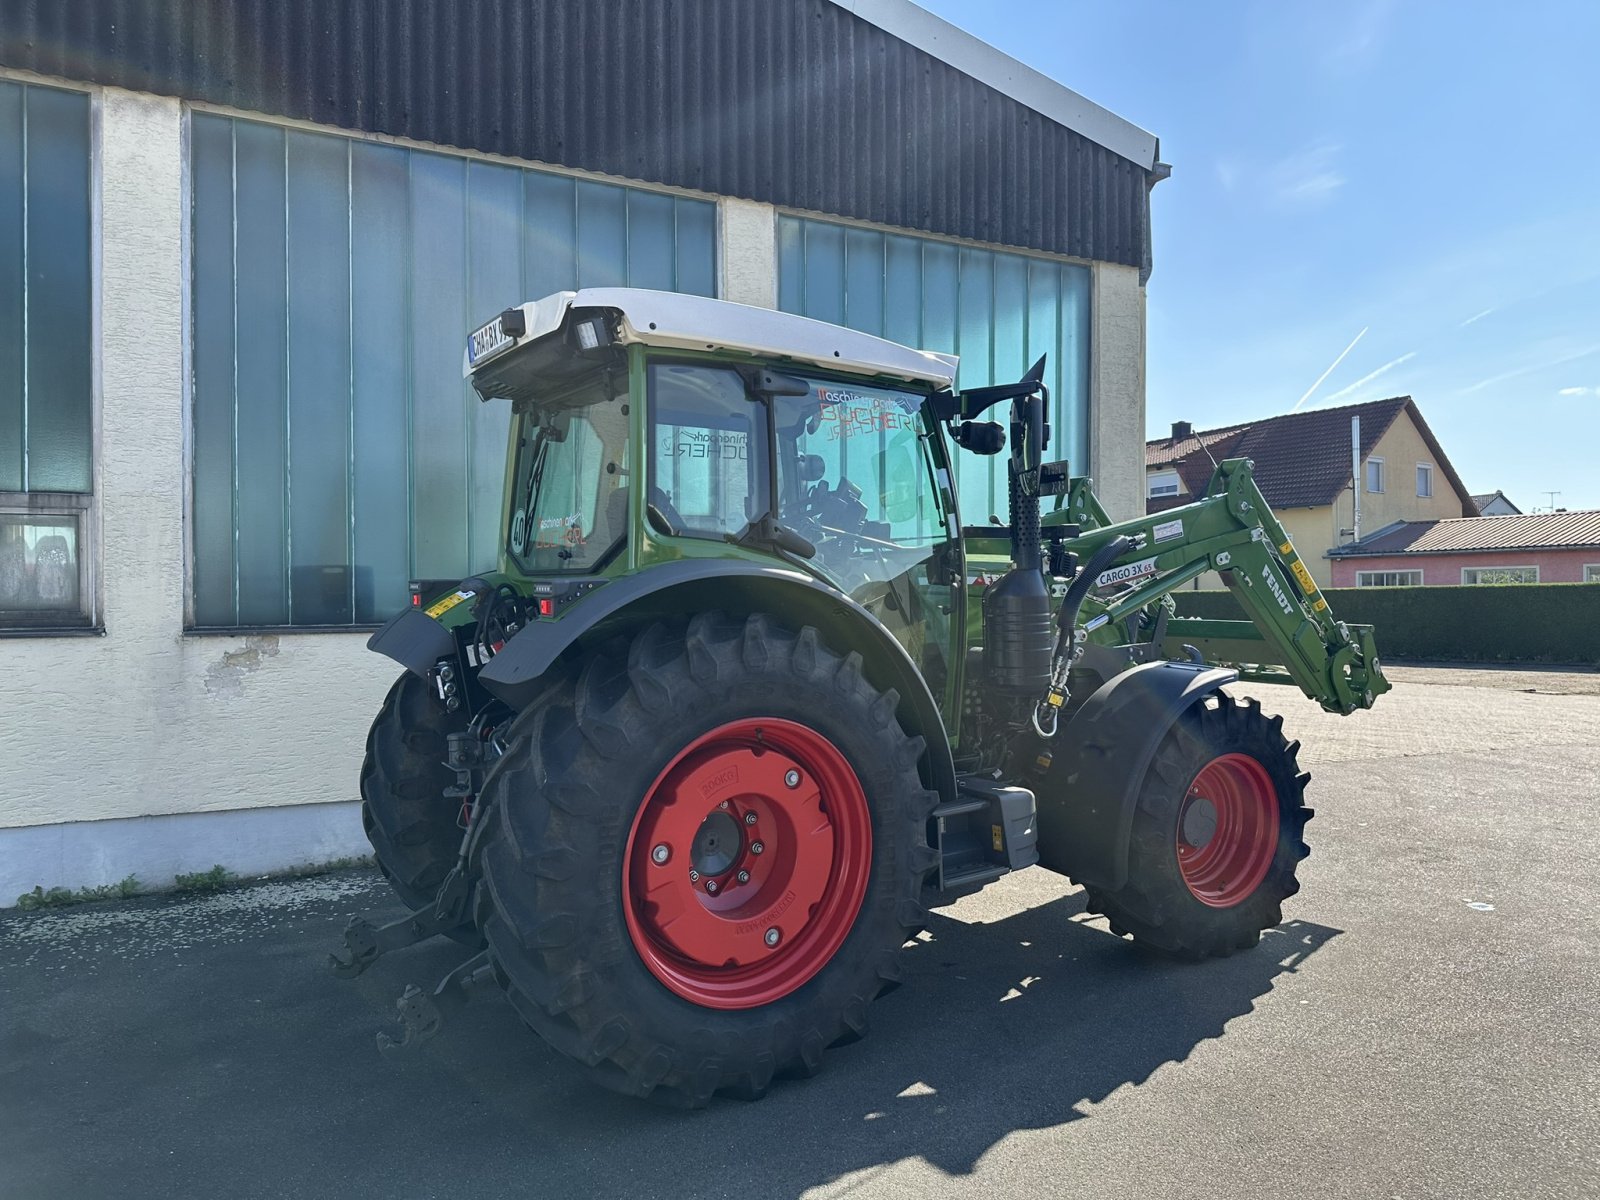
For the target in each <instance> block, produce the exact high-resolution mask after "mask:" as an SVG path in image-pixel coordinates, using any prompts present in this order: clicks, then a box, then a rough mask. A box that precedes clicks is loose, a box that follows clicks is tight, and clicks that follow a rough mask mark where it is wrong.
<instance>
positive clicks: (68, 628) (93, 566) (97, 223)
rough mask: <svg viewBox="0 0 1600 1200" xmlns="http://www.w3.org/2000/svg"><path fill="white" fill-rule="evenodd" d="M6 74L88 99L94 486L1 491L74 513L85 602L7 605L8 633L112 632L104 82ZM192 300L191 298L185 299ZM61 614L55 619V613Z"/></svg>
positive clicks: (12, 510) (4, 631) (2, 498)
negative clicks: (23, 616) (105, 502)
mask: <svg viewBox="0 0 1600 1200" xmlns="http://www.w3.org/2000/svg"><path fill="white" fill-rule="evenodd" d="M0 81H4V82H6V83H14V84H20V85H22V86H23V87H29V88H37V89H46V88H48V89H50V90H53V91H57V92H72V93H74V94H76V95H79V96H83V97H85V98H86V99H87V101H88V110H89V111H88V131H87V137H88V152H89V162H88V175H89V196H88V209H89V246H88V254H89V313H88V317H89V490H88V491H87V492H54V491H44V490H37V491H0V514H4V515H6V516H16V515H24V516H33V517H56V518H68V519H71V520H72V521H73V522H74V523H75V524H76V526H77V536H78V547H77V550H78V603H77V606H76V608H74V609H64V608H63V609H54V610H43V611H42V612H41V613H40V614H39V618H38V619H37V620H30V621H28V622H26V623H12V622H11V621H10V620H9V618H8V616H7V614H5V613H0V639H13V638H15V639H21V638H69V637H104V636H105V633H106V629H105V598H104V596H103V594H102V590H101V589H102V587H103V579H102V571H101V562H100V559H101V546H102V545H103V544H104V529H103V518H102V512H101V505H100V494H101V492H102V491H103V490H104V473H103V468H102V459H101V413H102V409H103V397H104V387H103V379H104V355H103V352H102V342H103V338H102V330H103V327H104V321H103V314H102V309H103V301H102V294H103V292H102V284H103V279H102V264H103V260H104V237H103V229H102V215H103V197H104V187H103V161H102V151H101V127H102V126H101V122H102V114H101V106H102V97H101V89H100V88H98V87H93V86H87V85H82V84H73V83H63V82H58V81H56V80H54V79H49V80H46V79H41V78H38V77H35V76H33V75H31V74H29V73H27V72H22V71H13V70H8V69H5V68H3V67H0ZM185 308H187V303H185ZM52 615H53V616H57V617H58V618H59V619H58V620H56V621H50V620H49V619H48V617H49V616H52Z"/></svg>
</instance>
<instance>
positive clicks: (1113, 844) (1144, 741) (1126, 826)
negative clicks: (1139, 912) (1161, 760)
mask: <svg viewBox="0 0 1600 1200" xmlns="http://www.w3.org/2000/svg"><path fill="white" fill-rule="evenodd" d="M1238 677H1239V673H1238V672H1237V671H1234V670H1230V669H1228V668H1226V667H1207V666H1204V665H1200V664H1193V663H1177V662H1157V663H1145V664H1144V665H1143V666H1138V667H1134V668H1133V669H1132V670H1128V671H1124V672H1122V673H1121V674H1120V675H1114V676H1112V677H1111V678H1110V679H1109V680H1107V681H1106V682H1105V683H1104V684H1102V685H1101V686H1100V688H1099V690H1098V691H1096V692H1095V693H1094V695H1092V696H1090V697H1089V699H1088V700H1086V701H1085V702H1084V704H1083V706H1082V707H1081V708H1079V709H1078V711H1077V712H1076V713H1075V714H1073V717H1072V720H1071V721H1070V722H1069V723H1068V724H1067V726H1066V728H1065V729H1063V730H1062V731H1061V733H1060V734H1059V735H1057V739H1056V741H1057V746H1058V747H1059V748H1058V749H1057V751H1056V754H1055V757H1054V759H1053V761H1052V762H1051V764H1050V767H1049V769H1048V770H1047V771H1046V772H1045V776H1044V779H1043V780H1041V781H1040V784H1039V787H1038V789H1037V793H1038V795H1037V802H1038V810H1039V861H1040V863H1041V864H1042V865H1043V866H1046V867H1048V868H1049V869H1050V870H1052V871H1058V872H1060V873H1061V874H1062V875H1070V876H1071V877H1072V878H1073V879H1074V880H1075V881H1076V882H1078V883H1083V884H1094V885H1096V886H1098V887H1102V888H1105V889H1107V890H1110V891H1115V890H1117V889H1119V888H1121V887H1122V886H1123V885H1124V884H1125V883H1126V882H1127V880H1128V839H1129V837H1130V835H1131V834H1132V832H1133V814H1134V809H1135V807H1136V806H1137V804H1138V800H1139V788H1140V785H1141V784H1142V783H1143V782H1144V777H1145V773H1146V772H1147V771H1148V770H1149V769H1150V763H1151V760H1152V759H1154V758H1155V753H1156V748H1157V747H1158V746H1160V745H1161V739H1162V738H1164V737H1166V735H1167V731H1168V730H1169V729H1171V728H1172V724H1173V722H1174V721H1176V720H1177V719H1178V717H1179V716H1181V715H1182V714H1183V713H1184V712H1185V711H1186V710H1188V709H1190V708H1192V707H1194V706H1195V705H1196V704H1199V703H1200V702H1201V701H1203V700H1204V699H1205V698H1206V697H1207V696H1209V695H1211V694H1212V693H1214V692H1216V691H1217V690H1218V689H1219V688H1221V687H1222V685H1223V684H1225V683H1232V682H1233V681H1234V680H1235V679H1237V678H1238Z"/></svg>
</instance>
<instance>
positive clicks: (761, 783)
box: [474, 615, 935, 1106]
mask: <svg viewBox="0 0 1600 1200" xmlns="http://www.w3.org/2000/svg"><path fill="white" fill-rule="evenodd" d="M897 702H898V698H897V696H896V695H895V693H894V692H893V691H888V692H880V691H878V690H877V689H876V688H874V687H873V686H872V685H871V684H870V683H868V682H867V681H866V679H865V678H863V676H862V674H861V659H860V657H859V656H858V655H855V654H850V655H847V656H841V655H839V654H837V653H835V652H834V651H833V650H831V649H829V648H828V647H827V646H826V645H824V644H823V643H822V641H821V639H820V638H819V636H818V635H817V632H816V631H815V630H814V629H801V630H792V629H788V628H785V627H783V626H782V625H780V624H778V623H777V622H776V621H775V620H773V619H771V618H769V617H766V616H762V615H757V616H752V617H750V618H748V619H747V620H734V619H729V618H726V617H721V616H718V615H706V616H700V617H696V618H695V619H694V620H692V621H690V622H689V624H688V626H687V628H686V629H685V628H684V627H682V626H678V627H668V626H665V625H656V626H652V627H651V628H649V629H647V630H645V631H644V632H643V633H641V634H639V635H638V636H637V637H636V638H635V639H634V640H633V641H632V643H631V644H630V645H629V646H628V647H627V648H626V652H625V653H624V654H619V655H615V656H612V655H605V654H600V655H597V656H596V657H595V658H593V659H592V660H591V661H590V662H589V663H588V664H587V666H586V667H585V669H584V670H583V672H582V674H581V675H580V677H579V679H578V681H577V683H576V685H575V687H573V688H571V689H570V690H569V691H566V692H565V693H563V694H560V695H558V696H557V697H555V698H553V699H552V700H551V702H550V703H548V704H545V705H542V706H540V707H539V708H538V709H537V710H530V711H529V712H528V713H525V714H524V715H523V718H519V720H518V722H517V725H516V726H515V727H514V728H513V730H512V743H511V745H510V746H509V748H508V750H507V752H506V755H505V756H504V758H502V760H501V761H500V763H498V764H497V765H496V768H495V770H494V771H493V772H492V774H491V776H490V778H489V781H488V783H487V784H486V787H485V800H486V804H485V807H484V809H483V810H482V812H483V813H484V814H485V815H486V817H487V821H488V824H487V825H486V826H485V827H484V828H483V830H482V836H481V838H479V839H477V840H476V841H475V846H474V855H475V860H476V861H475V865H476V866H477V868H478V870H479V871H480V872H481V878H482V883H483V886H481V887H480V888H479V889H478V903H477V915H478V921H479V926H480V928H481V929H482V931H483V933H484V935H485V938H486V939H487V942H488V945H489V951H490V956H491V961H492V962H493V964H494V966H495V969H496V972H497V975H498V976H499V978H500V981H501V983H502V984H503V986H504V987H505V989H506V991H507V993H508V995H509V996H510V998H511V1001H512V1003H513V1004H514V1005H515V1006H516V1008H517V1010H518V1011H519V1012H520V1013H521V1015H522V1016H523V1018H524V1019H525V1020H526V1021H527V1023H528V1024H529V1025H530V1026H531V1027H532V1028H533V1029H534V1030H535V1031H536V1032H538V1033H539V1034H540V1035H541V1036H542V1037H543V1038H544V1039H545V1040H546V1041H548V1042H549V1043H550V1044H551V1045H552V1046H553V1047H555V1048H556V1049H557V1050H560V1051H561V1052H562V1053H564V1054H566V1055H567V1056H569V1057H571V1058H573V1059H575V1060H577V1061H578V1062H580V1063H582V1064H584V1065H585V1066H587V1067H589V1068H590V1070H591V1071H592V1073H593V1077H594V1078H595V1079H596V1081H597V1082H599V1083H601V1084H602V1085H604V1086H606V1087H609V1088H611V1089H613V1090H616V1091H620V1092H623V1093H626V1094H630V1095H641V1096H642V1095H651V1094H654V1095H656V1096H657V1097H659V1098H662V1099H666V1100H667V1101H669V1102H672V1103H677V1104H683V1105H689V1106H698V1105H701V1104H704V1103H706V1102H707V1101H709V1100H710V1098H711V1097H712V1095H714V1094H715V1093H716V1092H718V1091H719V1090H726V1091H729V1092H732V1093H734V1094H736V1095H740V1096H744V1097H748V1098H754V1097H757V1096H760V1095H761V1094H763V1093H764V1092H765V1090H766V1088H767V1085H768V1083H769V1082H770V1081H771V1079H772V1077H773V1076H774V1074H778V1073H785V1072H799V1073H804V1074H810V1073H812V1072H814V1071H815V1070H817V1069H818V1067H819V1066H820V1065H821V1058H822V1053H823V1051H824V1050H825V1049H826V1048H827V1047H828V1046H829V1045H831V1044H833V1043H835V1042H836V1041H840V1040H841V1039H848V1038H849V1037H851V1036H853V1035H855V1034H859V1033H860V1032H861V1031H862V1030H863V1029H864V1028H865V1024H866V1013H867V1006H868V1005H869V1004H870V1002H871V1001H872V1000H873V999H874V997H876V996H877V995H878V993H879V991H880V990H882V989H883V987H884V985H885V984H886V983H887V982H889V981H892V980H894V979H896V978H898V975H899V966H898V962H897V958H898V954H899V950H900V947H901V946H902V945H903V944H904V943H905V941H906V939H907V938H908V936H910V933H911V932H912V931H914V930H915V929H916V928H918V927H920V926H921V924H922V922H923V920H924V916H925V913H924V910H923V909H922V907H921V906H920V904H919V903H918V897H919V895H920V893H921V889H922V879H923V876H924V875H925V874H926V873H927V871H928V870H929V868H931V867H932V866H933V862H934V855H933V852H932V851H931V850H930V849H929V848H928V844H927V839H926V824H927V818H928V814H929V813H930V812H931V811H932V808H933V805H934V801H935V797H934V795H933V793H931V792H929V791H928V790H927V789H926V788H924V786H923V784H922V782H921V779H920V777H919V773H918V761H919V759H920V758H921V755H922V751H923V742H922V739H921V738H915V737H910V736H907V734H906V733H905V732H904V731H903V730H902V729H901V727H900V725H899V723H898V721H897V719H896V717H895V708H896V705H897ZM758 845H759V849H758V848H757V847H758ZM691 871H692V872H694V874H693V875H692V876H691V874H690V872H691Z"/></svg>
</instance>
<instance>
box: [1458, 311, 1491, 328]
mask: <svg viewBox="0 0 1600 1200" xmlns="http://www.w3.org/2000/svg"><path fill="white" fill-rule="evenodd" d="M1498 311H1499V309H1495V308H1486V309H1484V310H1483V311H1482V312H1481V313H1473V314H1472V315H1471V316H1470V317H1468V318H1467V319H1466V320H1465V321H1463V322H1461V324H1460V325H1459V326H1457V328H1459V329H1465V328H1466V327H1467V326H1468V325H1471V324H1473V323H1474V322H1476V321H1481V320H1483V319H1484V318H1485V317H1487V316H1488V315H1489V314H1490V313H1492V312H1498Z"/></svg>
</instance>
